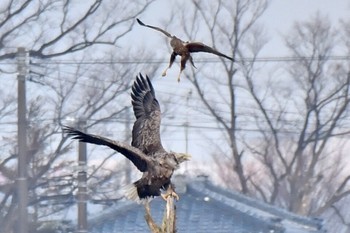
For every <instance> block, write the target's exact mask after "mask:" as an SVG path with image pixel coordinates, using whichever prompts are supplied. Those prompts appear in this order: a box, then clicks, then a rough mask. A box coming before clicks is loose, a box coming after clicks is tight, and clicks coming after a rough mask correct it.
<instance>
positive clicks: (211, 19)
mask: <svg viewBox="0 0 350 233" xmlns="http://www.w3.org/2000/svg"><path fill="white" fill-rule="evenodd" d="M192 4H193V8H194V11H193V12H194V13H193V15H181V16H180V17H181V19H182V25H183V30H184V32H185V33H186V35H187V36H188V37H189V38H190V39H192V40H200V41H203V42H204V43H206V44H208V45H213V47H214V48H215V49H217V50H218V51H222V52H224V53H226V54H227V55H229V56H231V57H233V59H234V60H235V61H238V60H240V59H241V58H242V56H243V55H244V53H243V52H242V50H243V49H244V46H245V45H244V40H245V39H246V38H247V37H249V35H250V31H251V30H253V28H254V27H255V26H254V25H255V24H256V23H257V21H258V19H259V18H260V16H261V15H262V14H263V12H264V11H265V9H266V7H267V1H259V2H254V1H240V0H238V1H232V2H227V1H216V2H210V3H209V2H208V3H204V2H200V1H192ZM184 12H188V11H184ZM228 19H230V20H228ZM188 22H192V23H188ZM199 22H200V24H201V27H200V28H201V29H202V30H203V29H204V27H203V25H204V26H205V29H206V31H202V33H203V34H204V35H206V36H205V37H204V39H201V38H197V37H196V32H198V30H199ZM223 41H225V43H224V44H223V43H222V42H223ZM219 44H221V46H219ZM216 59H217V60H218V61H221V62H220V64H218V65H217V66H216V67H215V68H214V67H213V66H204V64H202V65H201V66H197V69H196V70H195V71H194V72H192V74H191V76H189V79H190V81H191V82H192V83H193V86H194V88H195V90H196V91H197V94H198V97H199V98H200V100H201V101H202V103H203V104H204V106H205V108H206V110H207V114H208V115H209V116H210V117H213V118H214V119H215V120H216V122H217V124H218V127H220V128H222V129H223V131H222V134H223V137H225V138H226V139H227V147H223V146H219V149H220V150H222V154H220V157H221V159H222V160H225V161H226V162H227V163H228V164H231V165H232V167H231V169H230V170H231V171H233V175H234V176H233V178H232V179H234V180H235V182H232V183H231V184H233V183H234V184H235V187H236V188H237V189H239V190H241V191H242V192H243V193H248V192H249V187H248V180H247V177H246V173H245V168H244V165H243V157H244V151H243V150H241V149H240V148H239V143H238V138H237V132H238V129H239V122H238V121H237V104H236V102H237V92H239V90H237V86H238V85H240V83H239V81H237V78H236V77H237V69H238V68H239V67H238V66H237V63H233V62H227V61H225V60H223V59H221V58H216ZM219 59H220V60H219ZM219 68H220V69H222V71H223V72H222V73H221V72H218V73H217V74H213V72H212V69H219ZM208 83H210V85H212V86H213V87H215V88H210V91H208V89H207V87H208V86H207V85H208ZM224 89H225V90H224ZM223 93H225V94H223ZM217 101H222V102H225V103H226V104H225V106H224V108H225V109H226V110H224V109H223V108H222V106H219V105H218V104H217ZM225 155H227V157H226V158H225ZM226 177H227V176H226Z"/></svg>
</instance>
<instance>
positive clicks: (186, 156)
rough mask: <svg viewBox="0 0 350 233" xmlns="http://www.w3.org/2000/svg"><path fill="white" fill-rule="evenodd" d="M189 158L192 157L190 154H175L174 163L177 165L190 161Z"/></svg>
mask: <svg viewBox="0 0 350 233" xmlns="http://www.w3.org/2000/svg"><path fill="white" fill-rule="evenodd" d="M191 157H192V156H191V155H190V154H186V153H175V159H176V162H177V163H178V164H180V163H183V162H185V161H188V160H190V159H191Z"/></svg>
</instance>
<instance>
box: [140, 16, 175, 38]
mask: <svg viewBox="0 0 350 233" xmlns="http://www.w3.org/2000/svg"><path fill="white" fill-rule="evenodd" d="M136 21H137V22H138V23H139V24H140V25H141V26H144V27H149V28H152V29H154V30H157V31H159V32H162V33H163V34H164V35H166V36H167V37H170V38H172V37H173V36H172V35H171V34H170V33H169V32H167V31H165V30H163V29H161V28H159V27H154V26H151V25H147V24H144V23H143V22H142V21H141V20H139V19H136Z"/></svg>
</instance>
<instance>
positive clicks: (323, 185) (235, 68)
mask: <svg viewBox="0 0 350 233" xmlns="http://www.w3.org/2000/svg"><path fill="white" fill-rule="evenodd" d="M192 3H193V7H194V11H193V14H192V15H188V14H187V15H181V16H180V18H181V19H182V23H181V25H183V30H184V32H185V33H186V35H187V36H188V37H189V38H190V39H196V40H201V41H203V42H205V43H206V44H209V45H210V41H211V43H212V44H213V45H214V47H215V48H216V49H218V50H219V51H223V52H225V51H226V53H228V52H227V51H231V53H232V54H229V55H231V56H233V57H234V58H235V61H236V62H235V63H230V62H227V61H225V60H221V62H220V63H219V64H205V65H202V64H200V65H197V69H193V70H192V73H191V74H189V75H188V78H189V79H190V81H191V82H192V83H193V85H194V88H195V90H196V91H197V97H198V98H199V99H200V101H201V102H202V103H203V106H204V108H202V109H199V108H198V107H197V108H198V109H199V110H200V111H201V113H202V114H203V117H205V116H206V117H211V118H212V119H215V122H216V124H217V126H218V129H220V132H221V137H222V138H224V139H225V140H226V142H227V144H226V145H223V144H222V143H221V144H220V145H213V142H212V143H211V144H210V145H211V147H213V148H214V150H215V153H214V157H213V158H214V160H215V161H216V162H217V165H218V167H219V169H218V172H219V173H222V174H221V177H222V181H223V182H224V184H225V185H226V186H228V187H231V188H235V189H238V190H240V191H241V192H243V193H245V194H248V195H252V196H256V197H258V198H260V199H262V200H264V201H266V202H268V203H271V204H275V205H278V206H281V207H283V208H286V209H288V210H290V211H292V212H295V213H298V214H301V215H307V216H321V217H322V216H325V215H324V214H325V213H328V212H329V211H330V212H332V213H336V214H333V218H334V216H337V215H338V216H340V215H339V214H342V215H341V217H339V218H338V219H340V220H341V221H338V224H339V222H343V223H344V225H343V226H344V227H346V225H347V223H348V222H349V221H347V219H346V218H344V216H346V215H345V214H344V213H343V212H344V211H343V212H342V211H339V210H340V209H341V208H339V206H342V205H344V202H345V200H346V198H347V197H348V195H349V191H350V190H349V173H348V172H347V171H346V169H345V167H346V165H347V161H346V159H345V155H346V153H345V152H346V148H347V147H348V144H347V143H346V140H345V139H344V137H347V136H348V135H349V133H350V132H349V127H348V123H347V121H346V119H347V118H348V117H349V96H350V95H349V94H350V93H349V84H350V83H349V82H350V75H349V65H348V63H346V62H345V61H342V60H334V59H332V56H333V55H334V52H335V51H336V50H337V49H339V48H341V46H342V47H344V46H347V45H349V42H348V39H347V38H348V37H346V36H345V34H346V33H347V32H348V30H343V31H344V37H343V42H341V40H340V38H339V37H338V36H339V34H336V33H335V31H334V29H332V28H331V26H330V23H329V22H328V21H327V19H326V18H323V17H321V16H320V15H317V16H316V17H314V18H313V19H312V20H310V21H308V22H303V23H297V24H295V26H294V28H293V29H292V31H291V33H289V34H288V36H287V37H286V45H287V48H288V49H289V51H290V53H291V56H292V57H293V58H294V59H293V60H292V61H288V62H286V63H285V66H284V68H285V69H281V65H280V64H281V62H280V63H279V64H278V68H276V67H277V66H273V65H271V64H268V63H265V64H264V63H261V62H257V61H258V55H259V54H260V52H261V50H262V48H263V46H264V45H265V43H266V41H267V40H266V37H265V36H264V31H263V29H262V27H261V26H260V25H259V24H258V23H257V21H258V19H259V17H260V16H261V15H262V14H263V12H264V10H265V9H266V7H267V3H266V2H264V3H262V2H259V3H257V2H253V1H239V0H237V1H234V2H230V3H227V2H226V1H215V2H211V3H203V2H200V1H193V2H192ZM186 12H187V13H188V11H186ZM228 19H231V20H228ZM189 22H191V23H189ZM199 24H200V25H201V27H199V26H198V25H199ZM345 24H346V23H344V25H345ZM204 26H205V27H204ZM199 31H200V32H201V35H204V39H203V38H198V35H197V34H199ZM344 38H345V39H344ZM208 41H209V42H208ZM338 45H339V46H338ZM347 48H348V47H347ZM225 49H226V50H225ZM219 69H221V70H222V72H219V71H218V70H219ZM267 69H271V71H266V70H267ZM272 69H274V71H272ZM213 70H215V72H213ZM276 70H277V71H278V74H279V76H277V75H276V74H277V72H276ZM281 73H282V75H281ZM204 109H205V110H204ZM219 175H220V174H219ZM341 203H342V204H341ZM336 208H337V209H336ZM343 230H344V228H343Z"/></svg>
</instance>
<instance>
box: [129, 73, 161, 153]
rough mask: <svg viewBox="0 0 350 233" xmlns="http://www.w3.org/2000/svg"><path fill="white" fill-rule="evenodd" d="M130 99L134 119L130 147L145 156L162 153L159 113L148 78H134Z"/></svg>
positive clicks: (140, 76)
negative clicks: (138, 150)
mask: <svg viewBox="0 0 350 233" xmlns="http://www.w3.org/2000/svg"><path fill="white" fill-rule="evenodd" d="M131 99H132V101H131V103H132V106H133V110H134V114H135V117H136V121H135V123H134V126H133V129H132V142H131V145H132V146H133V147H136V148H138V149H140V150H141V151H142V152H143V153H145V154H146V155H148V154H154V153H155V152H162V151H164V148H163V146H162V144H161V139H160V121H161V111H160V107H159V103H158V100H157V99H156V96H155V93H154V89H153V86H152V83H151V81H150V80H149V78H148V76H146V77H143V76H142V75H141V74H139V76H138V77H136V80H135V82H134V84H133V86H132V91H131Z"/></svg>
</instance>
